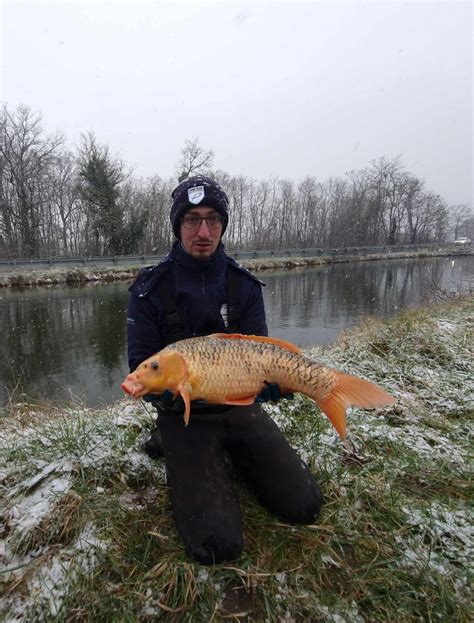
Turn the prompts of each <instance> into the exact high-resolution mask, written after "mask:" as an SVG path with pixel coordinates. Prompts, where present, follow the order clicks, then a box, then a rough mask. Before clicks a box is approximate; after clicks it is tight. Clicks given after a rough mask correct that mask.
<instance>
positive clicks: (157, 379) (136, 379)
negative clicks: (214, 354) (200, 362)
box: [122, 351, 188, 398]
mask: <svg viewBox="0 0 474 623" xmlns="http://www.w3.org/2000/svg"><path fill="white" fill-rule="evenodd" d="M187 376H188V366H187V365H186V360H185V359H184V357H183V356H182V355H180V354H179V353H177V352H174V351H171V352H167V353H158V354H156V355H153V356H152V357H149V358H148V359H145V361H143V362H142V363H141V364H140V365H139V366H138V368H137V369H136V370H135V371H134V372H132V373H131V374H129V375H128V376H127V377H126V379H125V380H124V382H123V383H122V389H123V391H124V392H126V393H127V394H130V395H131V396H132V397H133V398H141V397H142V396H144V395H145V394H162V393H163V392H164V391H165V390H168V391H170V392H172V393H173V395H176V394H178V392H179V389H180V387H181V386H182V384H183V382H184V381H185V380H186V378H187Z"/></svg>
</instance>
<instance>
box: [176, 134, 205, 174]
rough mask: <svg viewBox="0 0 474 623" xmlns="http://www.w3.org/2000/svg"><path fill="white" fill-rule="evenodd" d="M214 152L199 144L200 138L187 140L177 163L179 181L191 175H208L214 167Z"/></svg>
mask: <svg viewBox="0 0 474 623" xmlns="http://www.w3.org/2000/svg"><path fill="white" fill-rule="evenodd" d="M213 161H214V152H213V151H212V149H204V148H203V147H201V146H200V145H199V138H197V137H196V138H194V139H193V140H189V139H188V140H186V141H185V142H184V147H183V148H182V149H181V155H180V158H179V160H178V163H177V165H176V175H177V176H178V179H179V181H180V182H181V181H182V180H184V179H186V178H187V177H189V176H190V175H197V174H199V173H200V174H202V175H206V174H207V173H209V172H210V170H211V169H212V165H213Z"/></svg>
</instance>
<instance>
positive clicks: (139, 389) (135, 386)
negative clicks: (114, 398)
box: [121, 377, 146, 398]
mask: <svg viewBox="0 0 474 623" xmlns="http://www.w3.org/2000/svg"><path fill="white" fill-rule="evenodd" d="M121 388H122V389H123V391H124V392H125V393H126V394H130V396H132V398H141V397H142V396H144V395H145V394H146V390H145V388H144V387H143V385H142V384H141V383H139V382H138V381H136V380H135V379H131V378H129V377H127V378H126V379H125V381H124V382H123V383H122V385H121Z"/></svg>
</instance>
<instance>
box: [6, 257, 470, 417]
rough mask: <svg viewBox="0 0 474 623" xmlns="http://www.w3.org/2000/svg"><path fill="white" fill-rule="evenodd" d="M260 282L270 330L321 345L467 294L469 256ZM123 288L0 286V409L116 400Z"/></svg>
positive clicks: (331, 267) (331, 268) (314, 271)
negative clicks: (377, 320)
mask: <svg viewBox="0 0 474 623" xmlns="http://www.w3.org/2000/svg"><path fill="white" fill-rule="evenodd" d="M258 276H259V277H260V279H262V280H263V281H264V282H265V284H266V286H265V288H264V297H265V304H266V309H267V321H268V327H269V334H270V335H274V336H277V337H282V338H285V339H287V340H290V341H292V342H294V343H296V344H298V345H300V346H303V347H305V346H312V345H316V344H329V343H330V342H331V341H332V340H334V338H335V337H336V335H337V334H338V333H339V332H340V331H341V330H342V329H345V328H349V327H351V326H353V325H354V324H356V323H357V322H359V321H360V320H361V319H362V318H363V317H365V316H376V317H388V316H391V315H393V314H395V313H397V312H398V311H399V310H402V309H404V308H407V307H410V306H417V305H420V304H423V303H426V302H429V301H430V300H433V299H434V298H436V297H437V296H438V295H440V296H441V295H443V294H445V293H451V292H460V291H466V290H468V289H469V287H472V284H473V279H474V258H473V257H472V256H462V257H453V258H449V257H436V258H427V259H421V260H419V259H418V260H412V259H410V260H378V261H374V262H352V263H347V264H327V265H324V266H321V267H317V268H307V269H304V268H299V269H294V270H290V271H284V272H268V271H265V272H262V273H260V274H259V275H258ZM129 285H130V283H129V282H119V283H112V284H97V283H94V284H86V285H84V284H83V285H77V286H69V287H64V286H50V287H30V288H21V289H18V288H4V289H2V290H0V323H1V324H0V326H1V327H2V335H3V339H2V341H1V346H0V403H1V404H5V402H6V401H7V400H8V399H9V398H12V399H13V400H15V401H19V400H22V398H24V397H25V396H27V397H29V398H34V399H37V400H46V401H48V402H53V403H56V404H64V403H66V402H75V401H80V402H83V403H85V404H86V405H88V406H97V405H101V404H105V403H108V402H111V401H114V400H117V399H120V398H121V397H122V392H121V390H120V382H121V381H122V379H123V377H124V376H125V374H126V373H127V372H128V367H127V357H126V322H125V319H126V307H127V299H128V291H127V288H128V287H129ZM22 395H23V396H22Z"/></svg>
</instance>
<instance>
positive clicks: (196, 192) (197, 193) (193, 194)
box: [188, 186, 204, 205]
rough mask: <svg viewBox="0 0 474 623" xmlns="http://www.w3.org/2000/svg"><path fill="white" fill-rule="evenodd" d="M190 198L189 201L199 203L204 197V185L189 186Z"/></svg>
mask: <svg viewBox="0 0 474 623" xmlns="http://www.w3.org/2000/svg"><path fill="white" fill-rule="evenodd" d="M188 199H189V203H193V204H194V205H197V204H198V203H199V202H200V201H201V200H202V199H204V186H195V187H194V188H188Z"/></svg>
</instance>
